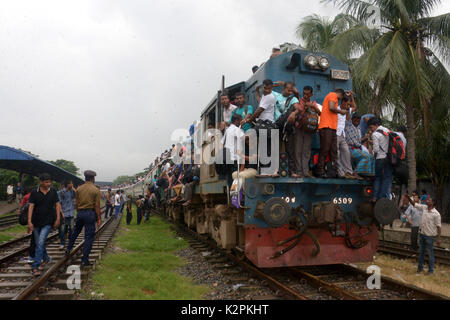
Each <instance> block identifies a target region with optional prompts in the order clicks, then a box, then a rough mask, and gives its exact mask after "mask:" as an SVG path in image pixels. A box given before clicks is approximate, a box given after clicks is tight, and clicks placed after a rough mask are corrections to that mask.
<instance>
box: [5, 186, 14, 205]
mask: <svg viewBox="0 0 450 320" xmlns="http://www.w3.org/2000/svg"><path fill="white" fill-rule="evenodd" d="M6 193H7V194H8V203H11V202H12V200H13V197H14V186H13V185H12V184H10V185H8V186H7V187H6Z"/></svg>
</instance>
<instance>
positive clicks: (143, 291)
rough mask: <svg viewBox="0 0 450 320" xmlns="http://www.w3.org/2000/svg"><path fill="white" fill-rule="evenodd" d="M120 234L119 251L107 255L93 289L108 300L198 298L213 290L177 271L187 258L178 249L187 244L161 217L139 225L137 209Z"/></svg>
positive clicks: (86, 295) (94, 278) (116, 243)
mask: <svg viewBox="0 0 450 320" xmlns="http://www.w3.org/2000/svg"><path fill="white" fill-rule="evenodd" d="M124 211H125V210H124ZM116 236H117V238H116V239H115V240H114V243H113V249H114V251H115V252H114V253H111V254H107V255H106V256H104V257H103V260H102V261H101V263H100V264H99V266H98V268H97V271H96V272H95V273H94V275H93V277H92V287H91V288H90V289H89V291H94V292H96V293H97V294H100V293H101V294H103V298H104V299H108V300H188V299H189V300H198V299H202V297H203V296H204V295H205V294H206V293H207V292H209V290H210V289H209V288H207V287H205V286H198V285H195V284H194V283H193V282H192V280H191V279H189V278H186V277H183V276H181V275H179V274H178V273H177V272H176V269H177V268H178V267H180V266H182V265H183V264H184V263H185V261H184V260H183V259H181V258H179V257H177V256H175V255H174V252H175V251H177V250H180V249H183V248H185V247H187V243H186V241H185V240H179V239H178V238H177V237H176V236H175V234H174V233H173V232H172V231H171V230H170V228H169V225H168V224H167V223H165V222H164V221H163V220H162V219H160V218H159V217H151V221H150V223H146V224H143V225H140V226H137V225H136V212H135V209H134V211H133V221H132V225H130V226H127V225H126V221H125V214H124V215H123V218H122V221H121V226H120V229H119V231H118V233H117V234H116ZM84 296H85V297H89V298H90V293H87V292H84Z"/></svg>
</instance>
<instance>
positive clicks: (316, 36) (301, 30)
mask: <svg viewBox="0 0 450 320" xmlns="http://www.w3.org/2000/svg"><path fill="white" fill-rule="evenodd" d="M357 24H358V21H357V20H356V19H355V18H353V17H352V16H350V15H346V14H339V15H337V16H336V17H335V18H334V19H333V20H330V19H328V18H326V17H321V16H319V15H317V14H313V15H310V16H307V17H306V18H304V19H303V20H302V21H301V22H300V23H299V24H298V26H297V30H296V34H297V37H298V38H300V39H303V41H304V42H305V48H306V49H308V50H311V51H314V52H319V51H320V52H329V53H331V52H330V50H331V48H332V47H333V44H334V43H335V41H334V40H335V38H336V37H337V36H338V35H339V34H341V33H342V32H344V31H346V30H348V29H349V28H350V27H352V26H355V25H357ZM341 58H342V57H341Z"/></svg>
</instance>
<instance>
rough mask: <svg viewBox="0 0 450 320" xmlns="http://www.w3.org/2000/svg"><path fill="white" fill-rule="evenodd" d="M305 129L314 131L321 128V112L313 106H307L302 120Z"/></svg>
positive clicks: (302, 126)
mask: <svg viewBox="0 0 450 320" xmlns="http://www.w3.org/2000/svg"><path fill="white" fill-rule="evenodd" d="M300 127H301V129H302V130H303V131H306V132H311V133H314V132H316V131H317V129H318V128H319V114H318V113H317V112H316V110H314V109H313V108H306V109H305V111H304V112H303V115H302V118H301V120H300Z"/></svg>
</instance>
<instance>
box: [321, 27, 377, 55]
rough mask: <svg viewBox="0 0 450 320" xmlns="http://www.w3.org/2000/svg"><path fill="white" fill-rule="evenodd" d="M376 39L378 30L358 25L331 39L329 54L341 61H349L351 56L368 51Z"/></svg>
mask: <svg viewBox="0 0 450 320" xmlns="http://www.w3.org/2000/svg"><path fill="white" fill-rule="evenodd" d="M378 37H379V32H378V30H373V29H369V28H368V27H367V26H365V25H362V24H360V25H357V26H354V27H352V28H350V29H348V30H345V31H343V32H341V33H340V34H339V35H337V36H336V37H335V38H334V39H333V43H332V45H331V47H330V49H329V53H330V54H332V55H334V56H336V57H337V58H338V59H341V60H342V61H349V60H350V58H351V57H352V56H354V55H357V54H361V53H363V52H364V51H366V50H369V49H370V48H371V47H372V46H373V44H374V43H375V41H376V39H377V38H378Z"/></svg>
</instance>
